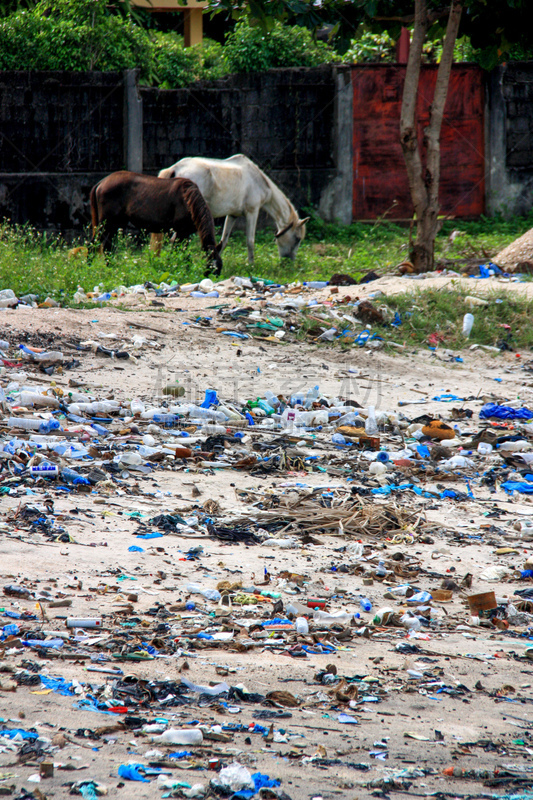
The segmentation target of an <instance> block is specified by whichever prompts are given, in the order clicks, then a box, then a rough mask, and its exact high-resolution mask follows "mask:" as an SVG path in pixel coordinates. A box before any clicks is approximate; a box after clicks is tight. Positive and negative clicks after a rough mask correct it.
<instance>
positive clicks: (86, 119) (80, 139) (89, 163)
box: [0, 72, 125, 229]
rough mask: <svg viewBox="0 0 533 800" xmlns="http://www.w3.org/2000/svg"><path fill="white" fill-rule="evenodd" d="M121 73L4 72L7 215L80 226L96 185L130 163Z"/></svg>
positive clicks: (1, 155)
mask: <svg viewBox="0 0 533 800" xmlns="http://www.w3.org/2000/svg"><path fill="white" fill-rule="evenodd" d="M123 121H124V88H123V79H122V75H121V74H120V73H83V72H0V219H1V218H4V217H7V218H9V219H11V220H12V221H13V222H16V223H20V224H23V223H25V222H31V223H32V224H33V225H36V226H38V227H39V228H59V229H72V228H81V227H82V226H83V224H84V222H85V221H86V220H87V219H88V215H87V198H88V192H89V190H90V188H91V186H92V185H93V184H94V183H95V182H96V181H97V180H99V179H100V177H102V176H103V175H105V174H107V173H108V172H111V171H112V170H114V169H120V168H122V167H123V166H124V164H125V160H124V139H123Z"/></svg>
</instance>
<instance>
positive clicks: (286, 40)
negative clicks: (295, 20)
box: [224, 21, 336, 72]
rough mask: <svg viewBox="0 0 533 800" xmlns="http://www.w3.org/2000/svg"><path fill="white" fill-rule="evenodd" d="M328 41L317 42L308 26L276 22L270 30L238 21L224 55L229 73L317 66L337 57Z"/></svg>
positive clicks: (228, 39)
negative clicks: (266, 30) (266, 31)
mask: <svg viewBox="0 0 533 800" xmlns="http://www.w3.org/2000/svg"><path fill="white" fill-rule="evenodd" d="M335 56H336V54H335V51H334V50H333V49H332V48H331V47H330V46H329V45H327V44H326V43H325V42H316V41H315V40H314V39H313V37H312V36H311V33H310V32H309V31H308V30H307V29H306V28H300V27H299V26H298V25H294V26H287V25H283V24H282V23H281V22H275V23H274V25H273V27H272V29H271V30H270V31H268V33H264V31H263V30H262V29H261V27H260V26H250V25H249V24H248V22H247V21H242V22H238V23H237V25H236V26H235V29H234V30H233V31H232V33H230V34H229V36H228V37H227V39H226V44H225V47H224V58H225V60H226V64H227V67H228V71H229V72H263V71H264V70H267V69H272V68H273V67H316V66H318V65H319V64H326V63H328V62H331V61H333V60H334V59H335Z"/></svg>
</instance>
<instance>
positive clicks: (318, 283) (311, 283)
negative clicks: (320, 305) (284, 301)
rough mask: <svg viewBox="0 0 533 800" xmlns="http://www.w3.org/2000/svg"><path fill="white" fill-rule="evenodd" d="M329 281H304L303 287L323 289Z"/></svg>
mask: <svg viewBox="0 0 533 800" xmlns="http://www.w3.org/2000/svg"><path fill="white" fill-rule="evenodd" d="M328 285H329V281H304V286H307V288H308V289H325V288H326V286H328Z"/></svg>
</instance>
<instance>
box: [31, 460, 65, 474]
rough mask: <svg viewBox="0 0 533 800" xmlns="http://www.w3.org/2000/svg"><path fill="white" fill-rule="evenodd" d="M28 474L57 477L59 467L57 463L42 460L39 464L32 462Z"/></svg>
mask: <svg viewBox="0 0 533 800" xmlns="http://www.w3.org/2000/svg"><path fill="white" fill-rule="evenodd" d="M30 475H31V476H32V478H57V477H58V476H59V467H58V466H57V464H50V462H48V461H42V462H41V463H40V464H34V465H33V466H32V467H30Z"/></svg>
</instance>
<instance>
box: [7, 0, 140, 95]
mask: <svg viewBox="0 0 533 800" xmlns="http://www.w3.org/2000/svg"><path fill="white" fill-rule="evenodd" d="M135 67H137V68H139V69H140V71H141V77H142V78H143V79H144V80H150V79H151V77H152V70H153V44H152V41H151V38H150V35H149V34H148V32H147V31H145V30H144V29H143V28H141V27H139V26H138V25H135V24H134V23H133V21H132V20H130V19H128V18H124V17H122V16H115V15H109V14H107V13H106V5H105V0H72V2H70V1H69V2H66V1H65V0H58V2H56V3H54V6H53V7H50V5H49V4H48V3H47V2H46V1H43V2H40V3H38V4H37V5H36V6H35V8H33V9H31V10H30V11H21V12H18V13H16V14H12V15H11V16H9V17H7V18H5V19H4V20H2V21H1V22H0V69H5V70H6V69H40V70H101V71H109V70H122V69H131V68H135Z"/></svg>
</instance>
